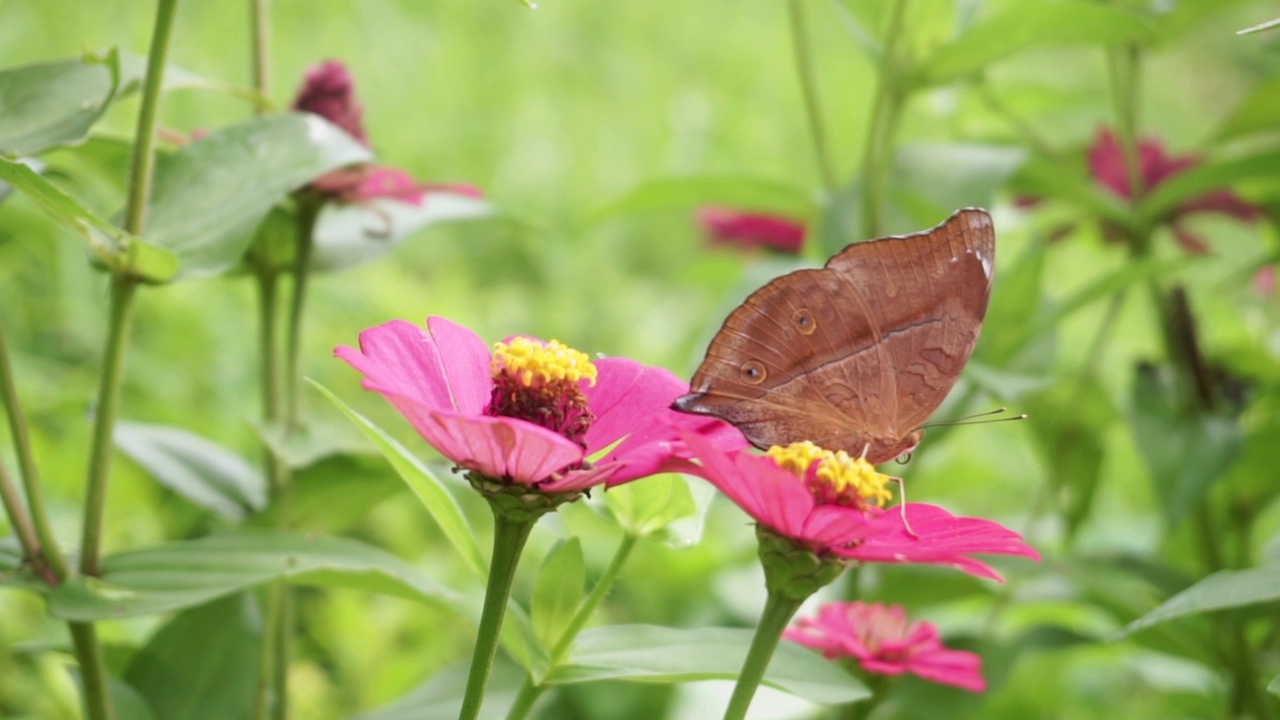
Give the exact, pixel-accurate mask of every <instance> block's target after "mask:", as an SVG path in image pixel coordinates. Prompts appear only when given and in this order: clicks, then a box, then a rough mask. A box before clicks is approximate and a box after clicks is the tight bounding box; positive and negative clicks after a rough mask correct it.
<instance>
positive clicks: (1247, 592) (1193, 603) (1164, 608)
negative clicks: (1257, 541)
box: [1119, 565, 1280, 637]
mask: <svg viewBox="0 0 1280 720" xmlns="http://www.w3.org/2000/svg"><path fill="white" fill-rule="evenodd" d="M1277 600H1280V565H1263V566H1261V567H1255V568H1249V569H1248V570H1221V571H1218V572H1216V573H1213V574H1212V575H1209V576H1208V577H1205V578H1204V579H1202V580H1200V581H1199V582H1197V583H1196V584H1194V585H1192V586H1191V587H1189V588H1187V589H1186V590H1183V591H1182V592H1180V593H1178V594H1177V595H1174V596H1173V597H1171V598H1169V599H1168V600H1166V601H1165V602H1164V603H1162V604H1161V605H1160V607H1157V608H1156V609H1155V610H1152V611H1151V612H1149V613H1147V614H1146V615H1143V616H1142V617H1140V618H1138V619H1137V620H1134V621H1133V622H1131V623H1129V624H1128V625H1127V626H1125V628H1124V629H1123V630H1121V631H1120V634H1119V637H1124V636H1126V635H1131V634H1133V633H1135V632H1137V631H1139V630H1142V629H1144V628H1149V627H1151V626H1152V625H1158V624H1160V623H1163V622H1167V621H1169V620H1173V619H1175V618H1180V617H1186V616H1188V615H1203V614H1204V613H1208V612H1213V611H1216V610H1227V609H1230V608H1239V607H1246V606H1249V605H1258V604H1260V603H1272V602H1276V601H1277Z"/></svg>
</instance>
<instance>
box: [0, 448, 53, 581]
mask: <svg viewBox="0 0 1280 720" xmlns="http://www.w3.org/2000/svg"><path fill="white" fill-rule="evenodd" d="M0 503H3V504H4V512H5V516H6V517H8V518H9V525H10V527H12V528H13V534H14V535H16V536H17V538H18V546H19V547H21V548H22V557H24V558H26V560H27V561H28V562H30V563H32V564H33V565H35V566H36V569H39V566H40V563H41V560H42V555H41V554H40V539H39V538H37V537H36V531H35V528H34V527H32V526H31V518H29V517H27V509H26V508H25V507H23V505H22V497H21V496H20V495H18V486H17V485H16V484H15V483H14V482H13V476H12V475H10V474H9V469H8V468H6V467H5V466H4V463H0ZM53 580H54V583H56V582H57V578H53ZM51 584H53V583H51Z"/></svg>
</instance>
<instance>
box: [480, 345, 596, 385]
mask: <svg viewBox="0 0 1280 720" xmlns="http://www.w3.org/2000/svg"><path fill="white" fill-rule="evenodd" d="M490 371H491V372H492V373H493V375H494V377H497V376H499V375H503V374H505V375H507V376H509V377H511V378H513V379H516V380H518V381H519V382H520V383H521V384H523V385H524V386H525V387H534V386H535V385H549V384H552V383H555V382H556V381H560V380H567V381H569V382H571V383H576V382H578V381H579V380H581V379H583V378H586V379H587V380H588V381H589V382H590V384H592V385H595V384H596V366H595V365H594V364H592V362H591V358H589V357H587V354H586V353H584V352H581V351H579V350H574V349H573V348H571V347H569V346H567V345H564V344H562V343H561V342H560V341H559V340H552V341H551V342H549V343H547V344H545V345H543V344H541V343H538V342H536V341H534V340H530V339H529V338H526V337H518V338H513V339H512V340H511V342H509V343H504V342H500V343H494V345H493V364H492V365H491V367H490Z"/></svg>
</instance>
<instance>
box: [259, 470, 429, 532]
mask: <svg viewBox="0 0 1280 720" xmlns="http://www.w3.org/2000/svg"><path fill="white" fill-rule="evenodd" d="M292 483H293V486H292V488H291V491H290V497H289V498H288V500H287V501H282V502H284V504H285V505H287V513H288V516H289V523H290V527H292V528H294V529H298V530H319V531H323V532H330V533H340V532H342V531H344V530H346V529H348V528H351V527H354V526H356V525H358V524H359V523H360V522H361V521H362V520H364V519H365V518H366V517H367V515H368V513H369V511H370V510H371V509H372V508H373V507H374V506H375V505H377V504H378V503H380V502H382V501H383V500H386V499H387V498H389V497H391V496H392V495H395V494H396V493H401V492H404V491H405V486H404V482H402V481H401V480H400V476H399V475H397V474H396V473H395V472H394V471H393V470H392V469H391V468H389V467H388V466H387V462H386V460H383V459H382V456H381V455H379V454H377V453H373V452H370V453H355V452H343V453H335V454H332V455H329V456H326V457H322V458H319V459H317V460H316V461H315V462H312V463H311V464H309V465H306V466H303V467H297V466H295V469H294V471H293V480H292ZM281 511H282V507H281V505H280V504H279V503H277V504H272V505H271V506H270V507H269V508H267V510H266V511H264V512H262V513H260V514H258V515H257V516H255V517H254V519H253V524H254V525H257V526H260V527H277V526H278V525H277V523H278V520H279V513H280V512H281Z"/></svg>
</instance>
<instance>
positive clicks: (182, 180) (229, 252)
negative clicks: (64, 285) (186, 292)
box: [146, 113, 371, 278]
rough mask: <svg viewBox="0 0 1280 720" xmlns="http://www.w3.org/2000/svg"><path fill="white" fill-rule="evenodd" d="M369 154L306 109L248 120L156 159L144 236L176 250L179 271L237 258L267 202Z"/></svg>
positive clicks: (211, 267) (217, 267) (210, 270)
mask: <svg viewBox="0 0 1280 720" xmlns="http://www.w3.org/2000/svg"><path fill="white" fill-rule="evenodd" d="M370 159H371V155H370V153H369V150H368V148H366V147H364V146H363V145H361V144H360V143H358V142H356V141H355V140H354V139H352V138H351V136H349V135H347V134H346V133H344V132H343V131H342V130H340V129H338V128H337V127H335V126H333V125H331V124H329V123H328V122H326V121H324V120H323V119H321V118H320V117H318V116H316V115H311V114H309V113H287V114H284V115H273V116H265V117H260V118H255V119H253V120H247V121H245V122H241V123H238V124H236V125H232V126H230V127H227V128H223V129H221V130H218V131H216V132H213V133H211V134H209V135H208V136H207V137H205V138H203V139H200V140H197V141H196V142H193V143H191V144H190V145H188V146H186V147H185V148H183V149H182V150H181V151H179V152H176V153H173V154H171V155H167V156H165V157H162V158H160V159H159V160H158V161H157V162H156V175H155V185H154V187H155V190H154V192H153V194H152V197H151V207H150V210H149V215H148V218H149V219H148V221H147V232H146V235H147V238H148V239H149V240H151V241H152V242H154V243H156V244H157V245H161V246H163V247H166V248H169V249H170V250H172V251H173V252H174V253H176V254H177V256H178V259H179V261H180V263H181V268H180V277H183V278H191V277H202V276H207V275H215V274H217V273H220V272H222V271H224V270H226V269H227V268H230V267H231V266H232V265H234V264H235V263H236V262H238V261H239V260H240V258H241V256H242V255H244V252H245V249H246V248H247V247H248V245H249V242H250V241H251V240H252V239H253V230H254V229H255V228H256V227H257V226H258V223H260V222H261V221H262V218H263V217H265V216H266V214H267V213H268V212H269V211H270V210H271V208H272V206H274V205H275V204H276V203H278V202H280V201H281V200H282V199H284V197H285V196H286V195H288V194H289V193H290V192H291V191H293V190H296V189H298V188H300V187H302V186H303V185H306V184H307V183H309V182H310V181H312V180H314V179H315V178H316V177H318V176H320V175H322V174H324V173H326V172H328V171H330V170H334V169H337V168H339V167H342V166H344V165H350V164H352V163H357V162H365V161H368V160H370Z"/></svg>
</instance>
